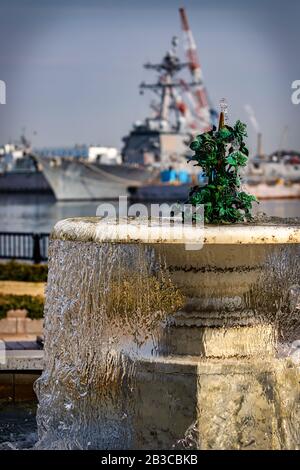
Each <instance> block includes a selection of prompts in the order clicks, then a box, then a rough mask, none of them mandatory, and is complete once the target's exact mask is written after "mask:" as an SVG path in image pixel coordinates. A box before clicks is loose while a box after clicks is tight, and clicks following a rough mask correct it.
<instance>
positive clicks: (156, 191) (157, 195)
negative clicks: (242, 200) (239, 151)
mask: <svg viewBox="0 0 300 470" xmlns="http://www.w3.org/2000/svg"><path fill="white" fill-rule="evenodd" d="M191 187H192V186H190V185H188V184H182V185H162V184H161V185H159V184H154V185H145V186H143V187H141V188H130V195H131V197H132V198H133V199H134V200H135V201H140V202H143V201H144V202H152V201H153V202H155V201H179V202H184V201H186V200H187V198H188V194H189V191H190V189H191ZM243 190H244V191H246V192H248V193H250V194H253V196H256V197H257V199H259V200H267V199H300V183H293V184H291V185H285V184H278V185H268V184H265V183H259V184H257V185H249V184H245V185H243Z"/></svg>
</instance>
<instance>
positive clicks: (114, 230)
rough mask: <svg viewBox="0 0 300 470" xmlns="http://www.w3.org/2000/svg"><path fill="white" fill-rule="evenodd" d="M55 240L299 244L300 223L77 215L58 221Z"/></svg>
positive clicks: (55, 228)
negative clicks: (165, 221)
mask: <svg viewBox="0 0 300 470" xmlns="http://www.w3.org/2000/svg"><path fill="white" fill-rule="evenodd" d="M51 239H52V240H65V241H78V242H79V241H80V242H95V243H105V242H108V243H145V244H160V243H174V244H185V243H201V242H202V243H203V244H205V245H206V244H212V245H213V244H216V245H217V244H222V245H223V244H234V245H240V244H251V245H252V244H293V243H294V244H298V243H300V224H299V225H287V224H284V223H282V224H279V223H277V224H234V225H205V226H204V227H202V228H201V227H195V226H185V227H184V230H183V229H182V226H181V225H179V224H176V225H174V226H167V227H165V226H161V225H159V223H158V220H157V223H156V222H155V220H153V219H152V221H151V225H150V222H149V221H148V220H147V219H146V220H141V219H140V218H139V219H133V218H122V219H117V220H116V219H114V218H112V219H110V218H100V217H81V218H80V217H78V218H70V219H64V220H61V221H59V222H57V223H56V225H55V227H54V229H53V231H52V233H51Z"/></svg>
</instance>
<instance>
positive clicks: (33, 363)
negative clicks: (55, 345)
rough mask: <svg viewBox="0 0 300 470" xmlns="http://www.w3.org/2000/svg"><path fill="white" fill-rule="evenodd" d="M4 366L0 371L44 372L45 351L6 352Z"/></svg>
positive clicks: (0, 365)
mask: <svg viewBox="0 0 300 470" xmlns="http://www.w3.org/2000/svg"><path fill="white" fill-rule="evenodd" d="M3 362H4V364H1V363H0V371H23V370H24V371H25V370H26V371H42V370H43V368H44V351H41V350H14V351H9V350H8V351H6V353H5V361H3Z"/></svg>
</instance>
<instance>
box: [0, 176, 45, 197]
mask: <svg viewBox="0 0 300 470" xmlns="http://www.w3.org/2000/svg"><path fill="white" fill-rule="evenodd" d="M0 193H4V194H6V193H29V194H34V193H38V194H52V190H51V187H50V185H49V183H48V181H47V180H46V178H45V176H44V175H43V173H42V172H40V171H37V172H32V171H22V172H21V171H20V172H13V171H11V172H5V173H2V174H1V173H0Z"/></svg>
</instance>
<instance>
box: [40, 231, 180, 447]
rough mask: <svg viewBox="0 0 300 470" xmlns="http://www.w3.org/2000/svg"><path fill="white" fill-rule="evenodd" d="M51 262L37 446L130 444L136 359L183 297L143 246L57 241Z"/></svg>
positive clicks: (151, 350)
mask: <svg viewBox="0 0 300 470" xmlns="http://www.w3.org/2000/svg"><path fill="white" fill-rule="evenodd" d="M50 259H51V261H50V269H49V279H48V289H47V302H46V307H45V336H46V342H45V361H46V363H47V367H46V371H45V372H44V374H43V376H42V377H41V379H40V380H39V381H38V382H37V384H36V391H37V394H38V397H39V401H40V404H39V408H38V414H37V421H38V426H39V438H40V441H39V444H38V446H39V447H42V448H59V449H61V448H66V449H69V448H71V449H74V448H79V449H86V448H110V449H116V448H119V449H125V448H128V447H129V446H130V443H131V439H132V437H131V435H132V432H131V419H132V414H133V410H134V402H133V400H132V396H133V394H132V388H133V386H134V385H133V383H134V375H135V361H136V360H137V358H138V357H139V355H140V354H141V351H142V353H143V355H145V354H153V353H155V350H156V343H157V340H156V333H157V330H158V327H159V326H160V324H161V323H162V322H163V321H164V319H165V317H166V314H167V313H169V312H171V311H174V310H177V309H178V308H180V306H181V305H182V296H181V294H180V293H179V292H178V290H177V289H176V288H174V286H173V285H172V283H171V281H170V279H169V278H168V276H167V272H166V271H164V270H162V269H161V266H160V265H158V264H157V262H156V261H155V259H154V257H153V250H151V249H147V248H146V249H144V248H143V247H141V246H138V245H110V244H106V243H104V244H94V243H79V244H78V243H74V242H64V241H58V240H56V241H54V242H52V246H51V248H50Z"/></svg>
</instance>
